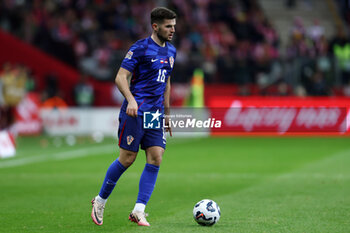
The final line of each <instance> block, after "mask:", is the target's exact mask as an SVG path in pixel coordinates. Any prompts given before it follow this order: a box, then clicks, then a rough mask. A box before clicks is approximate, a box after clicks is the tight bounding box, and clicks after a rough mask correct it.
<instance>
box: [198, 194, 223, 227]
mask: <svg viewBox="0 0 350 233" xmlns="http://www.w3.org/2000/svg"><path fill="white" fill-rule="evenodd" d="M220 215H221V213H220V207H219V206H218V204H216V202H215V201H213V200H209V199H203V200H201V201H199V202H198V203H197V204H196V205H195V206H194V208H193V218H194V220H195V221H196V222H197V223H198V224H199V225H202V226H212V225H214V224H215V223H217V222H218V221H219V219H220Z"/></svg>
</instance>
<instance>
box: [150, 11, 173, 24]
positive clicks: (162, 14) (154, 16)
mask: <svg viewBox="0 0 350 233" xmlns="http://www.w3.org/2000/svg"><path fill="white" fill-rule="evenodd" d="M175 18H176V13H175V12H174V11H172V10H169V9H168V8H165V7H157V8H154V9H153V10H152V12H151V24H153V23H162V22H163V20H165V19H175Z"/></svg>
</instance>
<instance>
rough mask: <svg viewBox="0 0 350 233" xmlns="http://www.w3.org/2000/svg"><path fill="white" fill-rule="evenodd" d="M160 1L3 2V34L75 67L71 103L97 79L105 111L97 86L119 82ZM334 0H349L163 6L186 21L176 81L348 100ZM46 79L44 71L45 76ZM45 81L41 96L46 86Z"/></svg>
mask: <svg viewBox="0 0 350 233" xmlns="http://www.w3.org/2000/svg"><path fill="white" fill-rule="evenodd" d="M294 2H295V4H293V3H294ZM156 3H157V1H155V0H152V1H140V0H136V1H120V0H111V1H100V0H95V1H92V0H91V1H87V0H86V1H72V0H67V1H47V2H46V1H40V0H32V1H12V0H7V1H1V3H0V28H1V29H2V30H3V31H6V32H7V33H10V34H12V35H15V36H16V37H17V38H20V39H21V40H22V41H23V42H25V43H27V44H29V45H32V46H35V47H36V48H39V49H40V50H41V51H44V52H45V53H46V54H49V55H51V56H53V57H55V58H56V59H58V60H60V61H62V62H63V63H65V64H66V65H68V66H69V67H70V68H68V69H72V70H75V71H74V72H75V73H74V74H73V73H70V74H71V77H73V78H72V79H71V80H70V81H68V83H69V85H68V84H67V83H64V84H60V85H62V86H64V85H66V86H65V87H63V88H65V89H67V90H66V91H65V96H63V97H64V98H65V99H67V103H69V104H70V105H71V104H74V101H73V99H74V97H72V94H71V93H73V89H74V86H75V85H76V84H77V83H78V82H79V77H80V76H81V75H88V76H91V77H93V78H94V80H93V81H92V83H93V85H94V89H95V95H96V98H97V99H95V101H94V104H95V105H96V104H97V105H103V103H102V102H103V101H99V99H98V98H99V97H98V94H99V93H103V92H104V91H100V92H99V86H104V87H105V86H110V85H113V79H114V76H115V73H116V70H117V68H118V65H119V64H120V62H121V60H122V59H123V58H124V55H125V53H126V51H127V50H128V48H129V46H130V45H131V44H132V43H133V42H134V41H136V40H137V39H139V38H142V37H146V36H148V35H149V34H150V27H149V23H145V22H149V19H148V18H147V15H145V14H143V12H144V11H150V10H151V9H152V8H153V7H155V6H156ZM283 3H286V4H285V5H284V4H283ZM330 3H333V5H332V6H334V5H335V4H339V5H340V6H342V5H341V4H346V3H345V1H342V0H327V1H325V2H322V4H321V3H319V2H317V4H316V3H315V2H314V1H312V0H304V1H301V0H300V1H296V0H295V1H281V2H280V3H279V4H275V1H272V0H260V1H258V0H222V1H214V0H205V1H198V0H191V1H185V0H169V1H167V4H166V5H167V6H168V7H169V8H171V9H174V10H175V11H176V13H177V14H178V16H179V17H178V20H177V27H176V30H177V32H176V37H175V39H174V41H173V43H174V44H175V46H176V47H177V51H178V52H177V60H176V66H175V70H174V74H173V79H172V80H173V82H174V83H183V84H186V83H189V81H190V78H191V76H192V73H193V71H194V69H196V68H201V69H202V70H203V71H204V74H205V75H204V78H205V79H204V80H205V83H206V84H222V83H226V84H229V85H230V86H231V87H232V94H234V95H273V96H285V95H302V96H303V95H313V96H320V95H341V96H344V95H348V94H349V91H347V90H348V89H349V86H350V84H349V78H348V77H349V76H350V75H349V71H348V68H347V64H348V62H349V61H350V58H349V57H347V56H346V54H347V53H346V51H347V50H346V48H347V47H346V46H347V45H348V44H349V43H350V42H349V39H348V36H347V31H346V30H344V28H341V27H338V30H333V31H332V30H330V29H332V28H336V27H335V25H337V21H336V20H335V19H334V11H333V13H330V12H328V11H326V9H327V6H329V4H330ZM339 9H348V8H346V7H343V8H341V7H339ZM311 12H312V14H311ZM335 15H340V17H344V18H342V20H344V21H345V22H347V25H349V23H348V22H349V13H348V12H347V11H346V10H344V11H338V10H336V12H335ZM281 17H283V18H281ZM291 17H292V18H291ZM338 24H339V23H338ZM338 26H339V25H338ZM29 68H30V69H33V68H32V67H29ZM33 73H34V74H36V73H37V69H33ZM39 73H40V72H39ZM46 75H48V74H45V75H44V74H39V76H40V78H41V79H42V78H44V76H46ZM59 79H60V80H62V79H64V77H62V76H60V77H59ZM42 83H44V82H42V81H40V83H39V85H38V88H37V89H38V90H39V91H42V90H44V89H45V85H44V84H42ZM68 89H69V90H68ZM68 96H70V97H68ZM69 98H70V99H69ZM107 104H112V103H107Z"/></svg>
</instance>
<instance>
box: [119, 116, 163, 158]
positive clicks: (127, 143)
mask: <svg viewBox="0 0 350 233" xmlns="http://www.w3.org/2000/svg"><path fill="white" fill-rule="evenodd" d="M118 138H119V144H118V145H119V147H120V148H123V149H125V150H130V151H134V152H138V151H139V146H140V145H141V149H142V150H145V149H147V148H148V147H151V146H160V147H162V148H164V149H165V146H166V136H165V131H164V128H163V127H161V128H160V129H144V128H143V116H137V117H131V116H128V115H127V114H126V113H125V112H124V111H121V112H120V115H119V129H118Z"/></svg>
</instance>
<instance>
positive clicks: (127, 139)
mask: <svg viewBox="0 0 350 233" xmlns="http://www.w3.org/2000/svg"><path fill="white" fill-rule="evenodd" d="M133 141H134V137H133V136H131V135H129V136H127V137H126V143H128V145H129V146H130V144H131V143H132V142H133Z"/></svg>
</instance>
